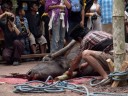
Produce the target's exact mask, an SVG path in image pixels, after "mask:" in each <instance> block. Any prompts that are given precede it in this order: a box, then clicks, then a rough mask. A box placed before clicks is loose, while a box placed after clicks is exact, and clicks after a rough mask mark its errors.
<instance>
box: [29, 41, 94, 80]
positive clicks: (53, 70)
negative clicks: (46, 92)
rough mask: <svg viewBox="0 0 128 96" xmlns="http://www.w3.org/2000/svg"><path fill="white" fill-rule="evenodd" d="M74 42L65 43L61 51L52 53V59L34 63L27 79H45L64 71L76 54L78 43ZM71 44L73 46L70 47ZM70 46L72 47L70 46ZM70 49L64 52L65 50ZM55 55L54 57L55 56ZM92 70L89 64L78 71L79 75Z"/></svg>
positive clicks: (86, 73)
mask: <svg viewBox="0 0 128 96" xmlns="http://www.w3.org/2000/svg"><path fill="white" fill-rule="evenodd" d="M74 44H75V42H74V41H73V42H71V43H70V44H69V45H67V46H66V47H65V48H64V49H62V50H61V51H59V52H57V53H54V54H52V57H53V58H54V59H52V60H50V61H43V62H42V63H40V64H38V65H36V66H35V67H34V68H32V69H31V70H30V71H29V72H28V73H27V75H28V80H43V81H44V80H46V79H47V77H48V76H52V77H53V78H55V77H57V76H60V75H62V74H63V73H64V72H66V71H67V70H68V68H69V66H70V62H71V60H72V59H73V58H74V57H75V56H76V55H77V53H78V50H79V45H78V44H75V46H74ZM72 46H73V47H72ZM71 47H72V48H71ZM70 48H71V50H70V51H68V52H65V51H67V50H69V49H70ZM63 53H66V54H65V55H64V57H63V58H62V57H58V56H59V55H60V54H63ZM55 57H56V58H55ZM92 71H93V70H92V68H91V67H90V66H87V68H86V69H81V70H79V68H78V73H79V75H80V76H82V75H88V74H89V73H91V72H92Z"/></svg>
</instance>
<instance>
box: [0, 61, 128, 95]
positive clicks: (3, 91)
mask: <svg viewBox="0 0 128 96" xmlns="http://www.w3.org/2000/svg"><path fill="white" fill-rule="evenodd" d="M38 63H39V62H37V61H32V62H24V63H22V64H21V65H19V66H11V65H10V66H6V65H5V64H0V76H2V75H10V73H20V74H25V73H26V72H27V71H28V70H29V69H31V68H32V67H33V66H35V65H36V64H38ZM82 85H84V86H86V87H87V88H88V90H89V92H90V93H94V92H107V93H114V94H115V95H103V94H102V95H95V96H121V95H119V94H122V95H123V94H125V95H123V96H128V95H127V93H128V85H127V86H123V87H117V88H112V87H111V84H109V85H106V86H96V87H91V86H90V84H89V81H87V82H84V83H83V84H82ZM13 90H14V84H8V83H4V84H0V96H86V95H84V94H78V93H75V92H71V91H68V90H67V91H66V92H63V93H22V94H21V93H20V94H19V93H18V94H16V93H13ZM118 93H119V94H118Z"/></svg>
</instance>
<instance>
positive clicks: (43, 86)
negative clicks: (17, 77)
mask: <svg viewBox="0 0 128 96" xmlns="http://www.w3.org/2000/svg"><path fill="white" fill-rule="evenodd" d="M50 79H52V80H53V78H52V77H51V76H49V77H48V78H47V80H46V81H45V82H42V81H38V80H34V81H29V82H26V83H24V84H18V85H16V86H14V88H15V90H14V92H15V93H44V92H45V93H60V92H65V89H68V90H71V91H74V92H77V93H84V94H86V96H99V94H102V96H103V95H107V96H108V95H114V96H128V95H127V94H121V93H120V94H119V93H108V92H94V93H89V91H88V89H87V88H86V87H85V86H80V85H76V84H71V83H68V82H66V81H57V82H54V83H53V82H51V83H49V82H48V80H50ZM33 83H34V84H35V83H36V85H35V86H34V85H32V84H33ZM37 83H38V85H37Z"/></svg>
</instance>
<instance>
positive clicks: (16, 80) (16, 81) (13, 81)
mask: <svg viewBox="0 0 128 96" xmlns="http://www.w3.org/2000/svg"><path fill="white" fill-rule="evenodd" d="M27 81H28V80H27V79H21V78H0V82H4V83H8V84H21V83H25V82H27Z"/></svg>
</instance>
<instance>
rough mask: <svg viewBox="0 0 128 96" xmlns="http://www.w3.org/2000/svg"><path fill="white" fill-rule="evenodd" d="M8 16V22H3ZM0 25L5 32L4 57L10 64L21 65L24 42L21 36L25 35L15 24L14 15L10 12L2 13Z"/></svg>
mask: <svg viewBox="0 0 128 96" xmlns="http://www.w3.org/2000/svg"><path fill="white" fill-rule="evenodd" d="M2 18H6V23H4V22H2ZM0 27H1V28H2V30H3V32H4V38H5V48H4V50H3V54H2V57H3V59H4V60H5V61H7V63H8V64H13V65H19V60H20V57H21V54H22V52H23V48H24V47H23V43H22V42H21V41H20V38H23V37H25V34H22V33H21V32H20V31H19V30H18V29H17V27H16V25H15V24H14V15H13V14H12V13H10V12H4V13H3V14H1V15H0Z"/></svg>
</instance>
